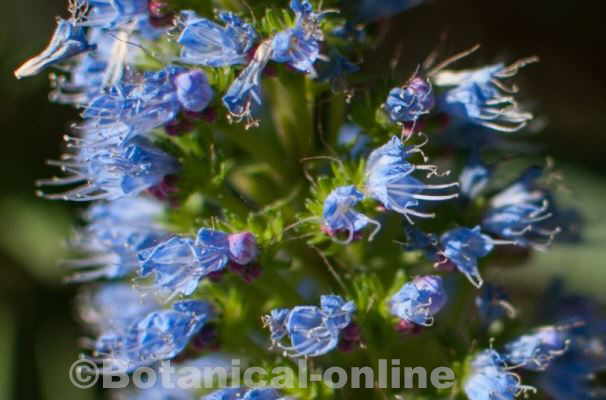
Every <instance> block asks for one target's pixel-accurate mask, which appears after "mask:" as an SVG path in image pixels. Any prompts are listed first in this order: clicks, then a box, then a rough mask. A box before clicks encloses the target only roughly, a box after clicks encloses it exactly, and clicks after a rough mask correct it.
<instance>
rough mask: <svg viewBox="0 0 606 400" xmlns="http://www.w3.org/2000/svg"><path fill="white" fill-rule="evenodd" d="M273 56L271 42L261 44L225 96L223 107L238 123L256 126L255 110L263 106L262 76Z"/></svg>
mask: <svg viewBox="0 0 606 400" xmlns="http://www.w3.org/2000/svg"><path fill="white" fill-rule="evenodd" d="M271 55H272V48H271V42H270V41H269V40H267V41H265V42H263V43H261V44H260V45H259V47H258V48H257V50H256V51H255V55H254V57H253V59H252V61H251V62H250V63H249V64H248V65H247V66H246V68H244V70H243V71H242V72H241V73H240V75H239V76H238V77H237V78H236V80H234V82H233V83H232V84H231V86H230V87H229V89H227V93H225V96H223V105H225V108H227V111H229V114H230V116H231V117H232V118H233V119H235V120H236V121H237V122H240V121H242V120H243V119H246V120H247V127H250V126H255V125H256V124H257V122H256V121H255V119H254V118H253V112H254V108H256V107H260V106H261V104H263V99H262V94H261V74H262V73H263V70H264V69H265V66H266V65H267V63H268V62H269V59H270V58H271Z"/></svg>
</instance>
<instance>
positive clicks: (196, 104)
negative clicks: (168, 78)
mask: <svg viewBox="0 0 606 400" xmlns="http://www.w3.org/2000/svg"><path fill="white" fill-rule="evenodd" d="M175 86H176V89H177V90H176V92H177V99H178V100H179V102H180V103H181V105H182V106H183V108H185V109H186V110H187V111H192V112H200V111H202V110H204V109H205V108H206V107H207V106H208V104H209V103H210V101H211V100H212V98H213V95H214V93H213V90H212V88H211V87H210V85H209V84H208V78H207V77H206V74H205V73H204V72H203V71H200V70H193V71H188V72H183V73H181V74H179V75H177V76H176V77H175Z"/></svg>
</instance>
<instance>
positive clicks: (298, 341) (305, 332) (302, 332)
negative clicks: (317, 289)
mask: <svg viewBox="0 0 606 400" xmlns="http://www.w3.org/2000/svg"><path fill="white" fill-rule="evenodd" d="M355 309H356V307H355V305H354V303H353V302H351V301H350V302H345V300H343V299H342V298H341V297H340V296H336V295H327V296H322V297H321V299H320V307H316V306H297V307H294V308H293V309H291V310H287V309H277V310H273V311H272V312H271V313H270V314H269V315H266V316H265V317H264V323H265V325H266V326H267V327H269V329H270V332H271V338H272V343H273V345H274V346H275V347H276V348H278V349H280V350H282V351H284V354H285V355H287V356H289V357H318V356H321V355H324V354H326V353H328V352H330V351H332V350H334V349H335V348H336V347H337V345H338V344H339V337H340V333H341V331H343V330H344V329H345V328H346V327H347V326H348V325H349V324H350V323H351V320H352V314H353V313H354V311H355ZM287 336H288V341H289V345H285V344H283V343H282V342H283V339H284V338H285V337H287Z"/></svg>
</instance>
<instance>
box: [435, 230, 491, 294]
mask: <svg viewBox="0 0 606 400" xmlns="http://www.w3.org/2000/svg"><path fill="white" fill-rule="evenodd" d="M440 244H441V245H442V248H443V250H442V252H443V254H444V257H446V259H447V260H448V261H450V262H452V263H453V264H454V265H455V266H456V267H457V269H458V270H459V271H460V272H461V273H462V274H463V275H465V276H466V277H467V279H469V281H470V282H471V283H472V285H474V286H475V287H478V288H479V287H482V284H483V283H484V280H483V279H482V277H481V276H480V271H479V270H478V258H481V257H485V256H486V255H488V253H490V252H491V251H492V249H493V248H494V245H495V242H494V240H493V239H492V238H491V237H490V236H488V235H484V234H483V233H482V232H481V231H480V227H479V226H476V227H475V228H473V229H469V228H455V229H453V230H451V231H448V232H446V233H444V234H443V235H442V236H441V237H440Z"/></svg>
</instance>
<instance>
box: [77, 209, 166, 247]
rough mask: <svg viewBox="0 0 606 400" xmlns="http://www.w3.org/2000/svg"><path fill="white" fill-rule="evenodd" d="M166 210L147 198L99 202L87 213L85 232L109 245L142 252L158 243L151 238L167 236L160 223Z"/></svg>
mask: <svg viewBox="0 0 606 400" xmlns="http://www.w3.org/2000/svg"><path fill="white" fill-rule="evenodd" d="M163 211H164V206H163V205H162V204H161V203H159V202H157V201H155V200H152V199H150V198H145V197H133V198H124V199H119V200H115V201H112V202H102V203H95V204H93V205H91V206H90V207H89V209H88V210H87V211H86V213H85V220H86V222H87V223H88V225H87V226H86V228H85V232H86V233H87V234H92V235H94V236H95V237H97V238H98V239H99V240H100V241H103V242H105V243H110V244H114V245H127V246H129V247H132V248H133V249H135V250H140V249H142V248H145V247H146V246H147V245H148V243H150V242H153V241H154V240H153V239H150V237H157V236H162V235H166V232H165V231H164V230H163V229H162V228H161V226H160V225H159V224H158V223H157V221H156V220H157V219H158V218H159V217H160V216H161V215H162V213H163Z"/></svg>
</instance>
